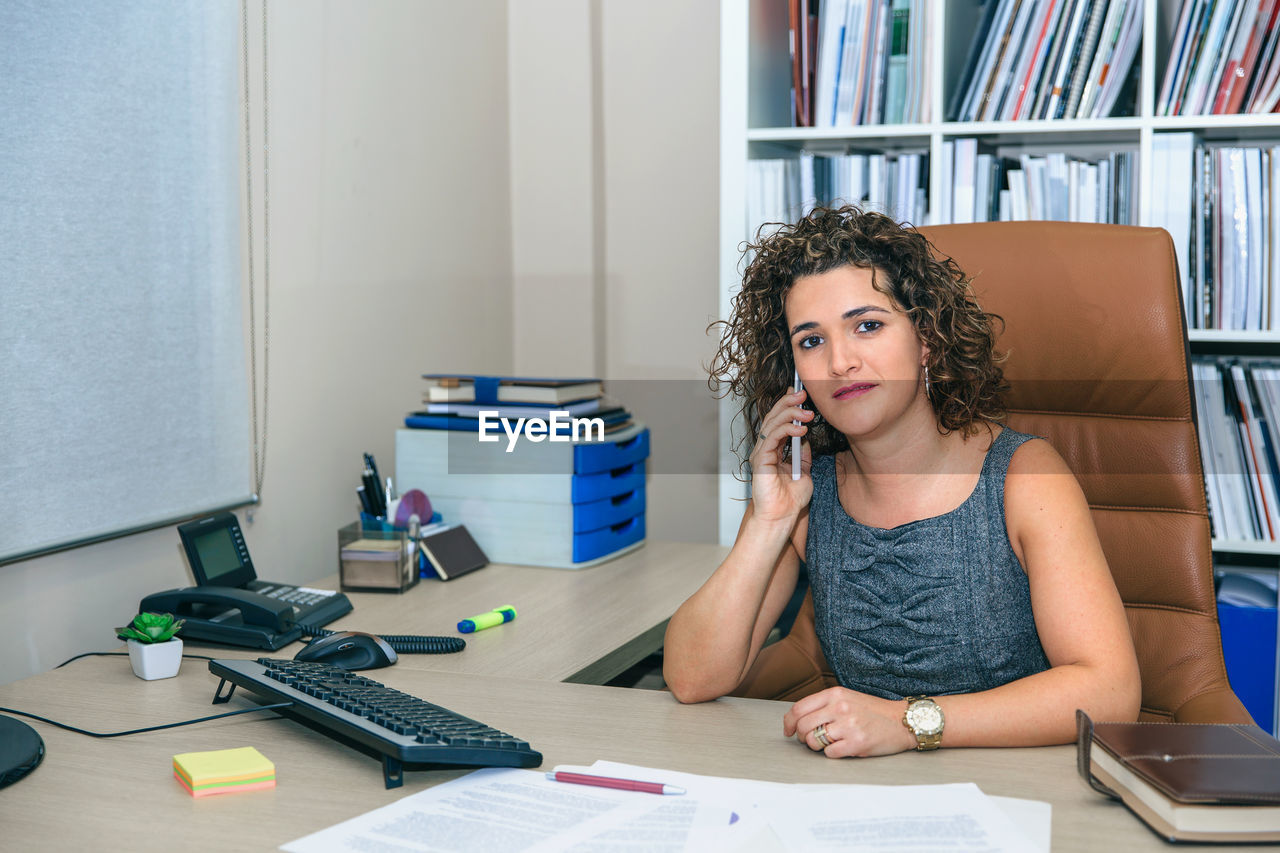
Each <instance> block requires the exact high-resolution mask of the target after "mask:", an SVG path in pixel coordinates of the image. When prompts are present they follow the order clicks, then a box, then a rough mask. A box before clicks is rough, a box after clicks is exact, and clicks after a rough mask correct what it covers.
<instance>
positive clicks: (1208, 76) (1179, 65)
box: [1156, 0, 1280, 116]
mask: <svg viewBox="0 0 1280 853" xmlns="http://www.w3.org/2000/svg"><path fill="white" fill-rule="evenodd" d="M1278 41H1280V3H1278V2H1276V0H1216V2H1215V0H1183V2H1182V11H1181V12H1180V13H1179V15H1178V23H1177V25H1176V27H1175V29H1174V31H1173V46H1172V48H1171V49H1170V51H1169V62H1168V64H1167V65H1166V66H1165V70H1164V80H1163V82H1162V83H1161V85H1160V95H1159V99H1158V100H1157V101H1156V113H1157V114H1158V115H1163V116H1176V115H1204V114H1206V113H1211V114H1214V115H1222V114H1224V113H1269V112H1274V111H1275V110H1276V108H1277V107H1280V50H1277V46H1276V45H1277V42H1278Z"/></svg>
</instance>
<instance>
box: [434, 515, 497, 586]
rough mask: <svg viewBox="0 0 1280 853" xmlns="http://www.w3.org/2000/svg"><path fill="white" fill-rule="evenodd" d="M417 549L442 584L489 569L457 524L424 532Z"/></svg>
mask: <svg viewBox="0 0 1280 853" xmlns="http://www.w3.org/2000/svg"><path fill="white" fill-rule="evenodd" d="M418 546H419V547H420V548H421V549H422V553H423V554H425V555H426V556H427V562H428V563H430V564H431V568H433V569H435V571H436V574H437V575H439V576H440V580H442V581H447V580H453V579H454V578H456V577H458V576H459V575H465V574H466V573H467V572H474V571H475V570H476V569H479V568H482V567H484V566H487V565H489V558H488V557H486V556H485V555H484V551H481V550H480V546H479V545H477V544H476V540H474V539H472V538H471V534H470V533H469V532H467V528H466V526H464V525H461V524H452V525H449V526H447V527H445V528H443V529H442V530H439V531H435V532H433V531H431V530H427V531H424V532H423V534H422V538H421V539H419V540H418Z"/></svg>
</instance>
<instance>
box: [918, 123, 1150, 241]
mask: <svg viewBox="0 0 1280 853" xmlns="http://www.w3.org/2000/svg"><path fill="white" fill-rule="evenodd" d="M942 148H943V151H942V154H943V157H942V169H943V171H942V187H943V193H944V195H943V198H942V199H941V205H942V213H943V216H942V221H945V222H995V221H1005V222H1007V221H1018V220H1027V219H1039V220H1055V221H1060V222H1100V223H1103V222H1105V223H1118V224H1121V225H1127V224H1131V223H1132V222H1134V221H1136V218H1137V211H1136V210H1135V209H1134V208H1133V205H1132V204H1131V203H1130V199H1134V198H1137V196H1138V191H1137V181H1138V170H1137V153H1136V152H1134V151H1113V152H1111V153H1110V154H1108V155H1107V156H1106V157H1102V158H1099V159H1096V160H1090V159H1084V158H1080V157H1074V156H1072V155H1070V154H1066V153H1060V152H1053V153H1049V154H1044V155H1032V154H1020V155H1018V156H1017V157H1016V158H1013V157H1003V156H1000V155H999V153H998V152H996V153H993V152H987V151H980V148H979V144H978V140H977V139H974V138H971V137H969V138H960V139H955V140H947V141H946V142H944V143H943V145H942ZM947 193H949V196H948V195H947Z"/></svg>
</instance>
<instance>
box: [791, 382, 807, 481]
mask: <svg viewBox="0 0 1280 853" xmlns="http://www.w3.org/2000/svg"><path fill="white" fill-rule="evenodd" d="M792 387H793V388H795V390H796V392H797V393H798V392H800V391H803V390H804V383H802V382H801V381H800V368H796V371H795V381H794V382H793V383H792ZM791 423H793V424H795V425H796V426H800V421H798V420H793V421H792V422H791ZM791 479H793V480H799V479H800V436H798V435H793V436H791Z"/></svg>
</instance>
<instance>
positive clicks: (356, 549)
mask: <svg viewBox="0 0 1280 853" xmlns="http://www.w3.org/2000/svg"><path fill="white" fill-rule="evenodd" d="M415 547H416V543H414V542H412V541H411V540H410V539H409V532H408V531H407V530H399V529H396V528H393V527H390V526H385V527H372V526H369V525H365V524H362V523H361V522H358V521H357V522H353V523H351V524H348V525H347V526H346V527H343V528H341V529H340V530H339V531H338V579H339V583H340V585H341V587H342V589H343V591H346V590H356V591H360V592H404V591H405V590H406V589H408V588H409V587H411V586H413V585H414V584H416V583H417V582H418V571H417V566H418V561H417V555H416V553H415Z"/></svg>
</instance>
